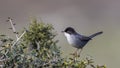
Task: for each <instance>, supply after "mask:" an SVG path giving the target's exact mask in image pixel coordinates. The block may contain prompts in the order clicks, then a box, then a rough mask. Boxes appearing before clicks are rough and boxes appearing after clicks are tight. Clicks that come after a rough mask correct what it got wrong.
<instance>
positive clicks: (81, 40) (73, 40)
mask: <svg viewBox="0 0 120 68" xmlns="http://www.w3.org/2000/svg"><path fill="white" fill-rule="evenodd" d="M62 32H63V33H64V35H65V37H66V38H67V41H68V43H69V44H70V45H72V46H73V47H75V48H77V50H76V51H75V53H74V54H73V55H77V51H78V50H79V49H81V51H82V49H83V47H84V46H85V45H86V44H87V43H88V41H90V40H91V39H92V38H93V37H95V36H97V35H100V34H102V33H103V32H102V31H101V32H97V33H95V34H92V35H90V36H84V35H81V34H78V33H77V32H76V31H75V30H74V28H72V27H67V28H66V29H65V30H64V31H62ZM81 51H80V52H79V53H78V56H79V55H80V53H81Z"/></svg>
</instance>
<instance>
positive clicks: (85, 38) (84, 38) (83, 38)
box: [81, 36, 91, 41]
mask: <svg viewBox="0 0 120 68" xmlns="http://www.w3.org/2000/svg"><path fill="white" fill-rule="evenodd" d="M81 40H82V41H87V40H91V38H89V37H86V36H82V37H81Z"/></svg>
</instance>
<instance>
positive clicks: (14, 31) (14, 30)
mask: <svg viewBox="0 0 120 68" xmlns="http://www.w3.org/2000/svg"><path fill="white" fill-rule="evenodd" d="M8 21H9V22H10V23H11V26H12V30H13V33H15V35H16V38H17V39H18V34H17V32H16V29H15V27H14V24H13V22H12V19H11V18H10V17H8Z"/></svg>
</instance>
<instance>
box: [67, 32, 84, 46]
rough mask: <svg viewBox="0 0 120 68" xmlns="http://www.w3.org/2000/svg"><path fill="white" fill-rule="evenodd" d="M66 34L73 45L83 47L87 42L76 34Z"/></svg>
mask: <svg viewBox="0 0 120 68" xmlns="http://www.w3.org/2000/svg"><path fill="white" fill-rule="evenodd" d="M65 36H66V38H67V41H68V43H69V44H70V45H72V46H73V47H76V48H82V47H83V46H84V45H85V44H86V42H84V41H81V40H80V38H78V37H76V36H75V35H71V34H68V33H65Z"/></svg>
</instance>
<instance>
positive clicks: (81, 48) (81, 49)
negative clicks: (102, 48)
mask: <svg viewBox="0 0 120 68" xmlns="http://www.w3.org/2000/svg"><path fill="white" fill-rule="evenodd" d="M81 52H82V48H81V50H80V51H79V53H78V57H80V54H81Z"/></svg>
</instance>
